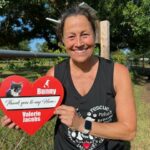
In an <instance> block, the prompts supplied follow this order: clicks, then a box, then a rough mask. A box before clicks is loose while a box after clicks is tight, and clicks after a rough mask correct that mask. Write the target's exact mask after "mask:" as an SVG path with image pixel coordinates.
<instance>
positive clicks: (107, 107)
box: [2, 6, 136, 150]
mask: <svg viewBox="0 0 150 150" xmlns="http://www.w3.org/2000/svg"><path fill="white" fill-rule="evenodd" d="M60 20H61V22H60V24H58V33H59V37H60V38H61V41H62V42H63V43H64V46H65V49H66V52H67V53H68V55H69V56H70V57H69V58H67V59H65V60H64V61H62V62H60V63H59V64H57V65H56V66H54V67H52V68H50V69H49V71H48V72H47V76H55V77H56V78H58V80H60V81H61V83H62V85H63V87H64V89H65V90H64V91H65V95H64V99H63V105H61V106H59V107H57V108H56V110H55V114H56V116H58V118H57V122H56V127H55V135H54V149H55V150H72V149H74V150H79V149H81V150H86V149H88V150H112V149H115V150H125V149H126V145H125V141H130V140H132V139H133V138H134V137H135V132H136V112H135V104H134V97H133V92H132V86H131V80H130V76H129V72H128V69H127V68H126V67H125V66H123V65H121V64H116V63H113V62H112V61H110V60H106V59H104V58H101V57H97V56H95V55H94V53H93V52H94V47H95V35H96V33H95V31H96V29H95V18H93V16H92V15H91V14H90V12H89V10H88V9H86V8H81V7H79V6H76V7H73V8H70V9H68V10H67V11H66V12H65V13H64V14H63V15H62V17H61V19H60ZM2 125H3V126H9V127H10V125H11V127H15V124H12V122H10V120H8V118H7V117H3V118H2Z"/></svg>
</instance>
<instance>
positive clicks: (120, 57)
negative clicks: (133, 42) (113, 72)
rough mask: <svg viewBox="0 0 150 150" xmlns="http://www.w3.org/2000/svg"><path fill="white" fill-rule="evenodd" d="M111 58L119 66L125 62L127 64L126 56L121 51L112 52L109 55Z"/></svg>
mask: <svg viewBox="0 0 150 150" xmlns="http://www.w3.org/2000/svg"><path fill="white" fill-rule="evenodd" d="M111 58H112V60H113V61H114V62H118V63H121V64H126V62H127V56H126V54H124V53H123V52H122V51H121V50H118V51H116V52H113V53H112V54H111Z"/></svg>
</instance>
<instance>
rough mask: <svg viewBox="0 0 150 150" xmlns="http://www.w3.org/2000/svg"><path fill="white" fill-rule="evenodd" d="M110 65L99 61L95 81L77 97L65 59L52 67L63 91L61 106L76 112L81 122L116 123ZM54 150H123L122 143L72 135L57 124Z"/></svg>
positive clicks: (109, 62) (112, 64) (70, 131)
mask: <svg viewBox="0 0 150 150" xmlns="http://www.w3.org/2000/svg"><path fill="white" fill-rule="evenodd" d="M113 70H114V63H113V62H112V61H110V60H107V59H104V58H99V67H98V70H97V75H96V78H95V81H94V83H93V85H92V87H91V89H90V90H89V92H88V93H87V94H86V95H85V96H81V95H80V94H79V93H78V91H77V90H76V89H75V87H74V85H73V81H72V79H71V75H70V65H69V59H67V60H64V61H63V62H61V63H60V64H58V65H56V66H55V77H56V78H58V79H59V80H60V81H61V82H62V84H63V86H64V90H65V97H64V100H63V103H64V104H65V105H69V106H73V107H75V108H76V110H77V112H78V114H79V115H80V116H82V117H83V118H88V119H91V120H92V121H96V122H114V121H116V111H115V110H116V106H115V99H114V97H115V91H114V88H113ZM54 143H55V144H54V149H55V150H123V149H124V142H123V141H120V140H110V139H104V138H100V137H95V136H92V135H88V134H83V133H81V132H78V131H72V130H71V129H70V128H68V127H67V126H65V125H64V124H61V123H60V121H59V120H57V123H56V127H55V137H54Z"/></svg>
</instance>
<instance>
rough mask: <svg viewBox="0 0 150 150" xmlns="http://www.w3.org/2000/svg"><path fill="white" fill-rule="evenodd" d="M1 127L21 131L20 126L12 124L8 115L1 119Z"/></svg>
mask: <svg viewBox="0 0 150 150" xmlns="http://www.w3.org/2000/svg"><path fill="white" fill-rule="evenodd" d="M1 126H2V127H8V128H10V129H12V128H15V129H19V126H18V125H16V124H15V123H14V122H12V121H11V119H10V118H8V117H7V116H6V115H5V116H3V117H2V118H1Z"/></svg>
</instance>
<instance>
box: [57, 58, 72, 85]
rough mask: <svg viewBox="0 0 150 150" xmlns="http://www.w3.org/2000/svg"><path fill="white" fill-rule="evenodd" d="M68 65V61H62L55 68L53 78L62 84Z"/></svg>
mask: <svg viewBox="0 0 150 150" xmlns="http://www.w3.org/2000/svg"><path fill="white" fill-rule="evenodd" d="M68 65H69V59H65V60H63V61H62V62H61V63H59V64H57V65H56V66H55V69H54V70H55V71H54V76H55V77H56V78H57V79H58V80H59V81H60V82H61V83H64V78H65V75H66V72H67V68H68Z"/></svg>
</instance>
